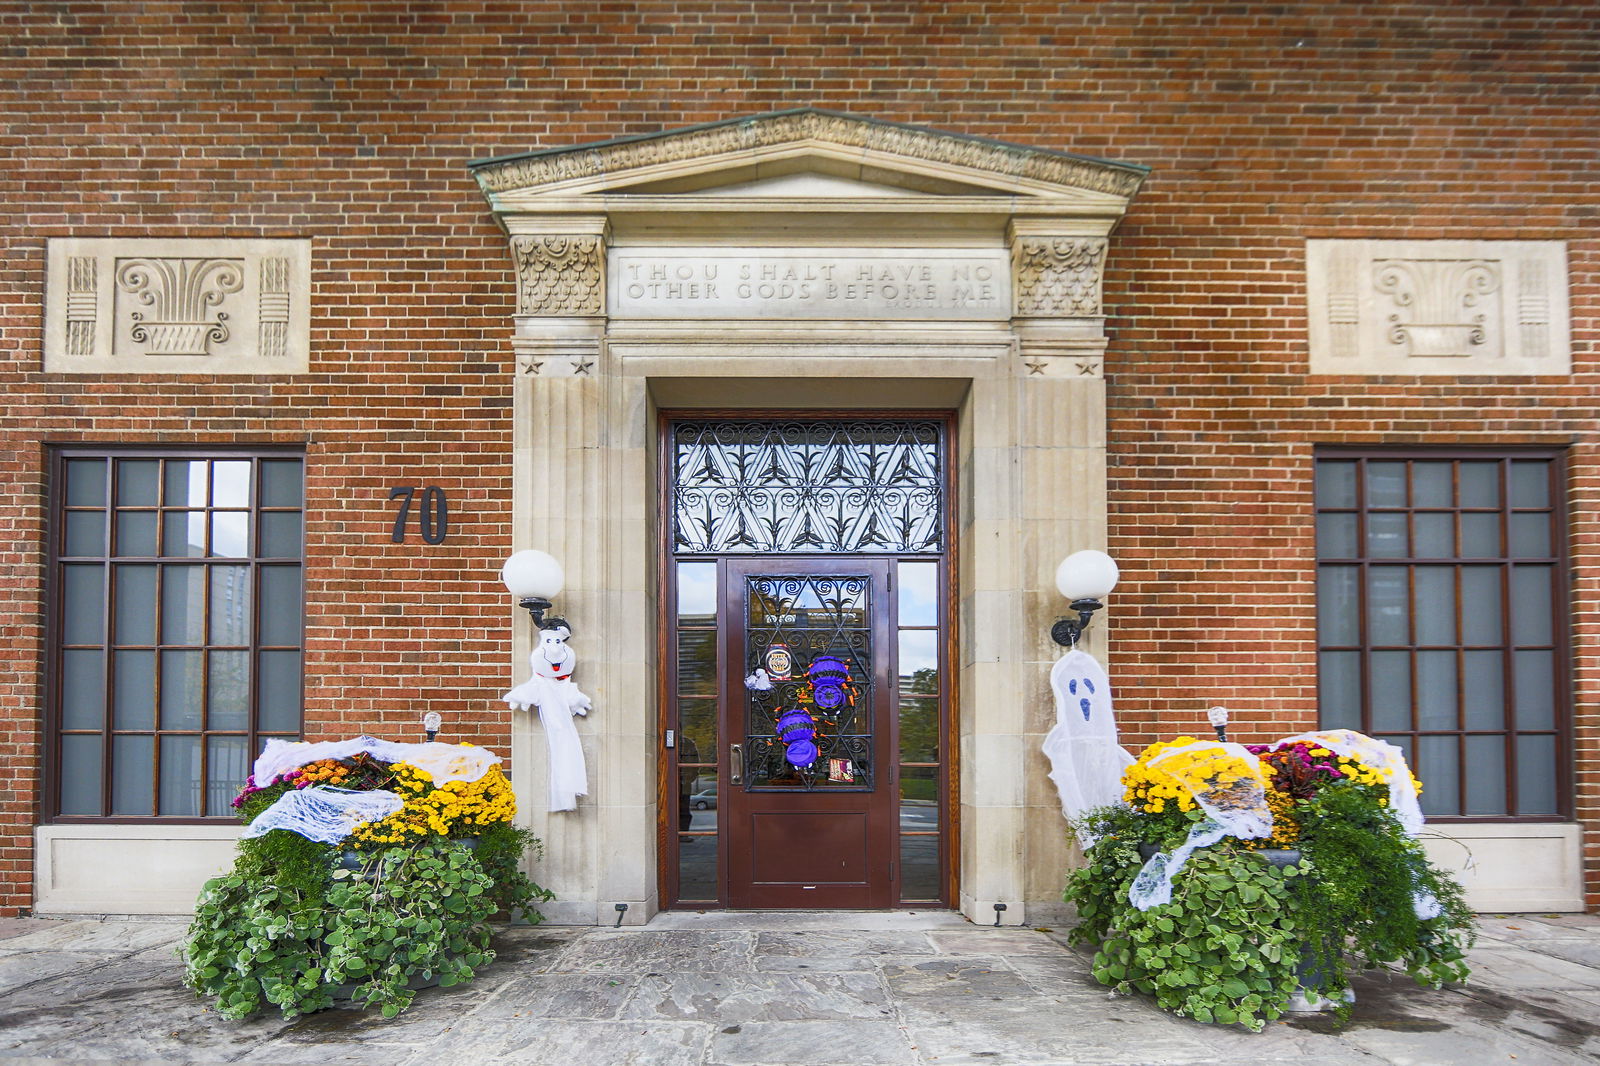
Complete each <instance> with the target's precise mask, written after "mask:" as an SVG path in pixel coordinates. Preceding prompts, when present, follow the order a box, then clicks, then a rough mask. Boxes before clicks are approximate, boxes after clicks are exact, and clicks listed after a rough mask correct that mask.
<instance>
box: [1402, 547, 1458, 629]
mask: <svg viewBox="0 0 1600 1066" xmlns="http://www.w3.org/2000/svg"><path fill="white" fill-rule="evenodd" d="M1412 581H1414V582H1415V583H1416V595H1417V617H1416V626H1417V643H1418V644H1454V643H1455V642H1456V571H1455V567H1453V566H1419V567H1417V568H1416V569H1415V570H1413V571H1412Z"/></svg>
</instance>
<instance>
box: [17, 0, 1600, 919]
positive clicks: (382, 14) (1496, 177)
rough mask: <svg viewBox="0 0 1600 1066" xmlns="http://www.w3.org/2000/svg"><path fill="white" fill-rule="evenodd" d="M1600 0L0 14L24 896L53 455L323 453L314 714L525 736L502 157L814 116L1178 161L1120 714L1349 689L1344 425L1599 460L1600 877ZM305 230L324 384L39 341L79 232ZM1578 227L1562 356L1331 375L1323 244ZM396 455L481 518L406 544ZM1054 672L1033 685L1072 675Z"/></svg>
mask: <svg viewBox="0 0 1600 1066" xmlns="http://www.w3.org/2000/svg"><path fill="white" fill-rule="evenodd" d="M1597 26H1600V5H1595V4H1587V3H1573V4H1558V3H1515V2H1504V3H1485V4H1450V5H1439V4H1395V5H1384V6H1376V7H1374V6H1372V5H1367V4H1359V5H1358V4H1336V3H1332V4H1330V3H1321V4H1300V3H1295V4H1283V3H1245V2H1239V3H1189V2H1172V3H1122V2H1101V3H1022V2H1014V3H965V2H951V3H947V4H925V3H920V2H898V0H897V2H881V3H871V4H867V3H812V2H794V3H782V2H775V3H759V4H734V3H724V2H692V0H682V2H674V3H650V2H646V3H638V4H621V5H617V4H562V3H529V4H501V3H491V2H482V0H459V2H455V3H451V4H448V5H437V4H424V3H382V2H373V3H349V4H332V5H330V4H327V3H319V4H284V3H264V4H250V5H230V4H192V3H178V2H172V3H152V4H143V5H127V6H123V5H95V4H76V3H62V4H51V3H25V4H24V3H7V4H3V5H0V37H3V39H4V41H5V42H6V43H5V44H4V45H0V57H3V58H0V69H3V70H4V72H5V75H6V76H5V78H4V79H0V112H3V119H4V121H3V122H0V148H3V149H4V151H5V153H6V155H7V156H8V157H9V158H10V159H11V161H12V165H11V166H9V167H7V168H6V169H5V170H4V172H0V198H3V202H4V204H5V205H6V207H7V211H6V212H5V215H4V217H3V218H0V239H3V241H4V248H5V256H4V259H3V262H0V359H3V366H0V383H3V387H4V390H5V395H6V403H7V418H6V420H5V423H4V426H3V437H0V471H3V472H4V477H3V478H0V529H3V531H4V532H3V543H4V547H3V548H0V559H3V561H4V573H5V575H6V577H7V578H8V580H7V582H6V587H5V589H4V590H3V592H0V596H3V598H4V603H5V610H4V614H3V616H0V636H3V638H4V639H3V640H0V693H4V695H5V697H6V698H5V699H4V701H3V703H0V746H3V749H4V750H5V751H6V752H7V756H6V760H5V764H6V767H7V774H6V781H5V782H4V784H3V786H0V915H3V914H10V913H15V912H16V910H17V909H18V908H22V907H26V906H28V904H29V901H30V898H31V889H30V878H31V876H32V875H31V842H30V836H29V834H30V830H31V827H32V826H33V825H34V824H35V823H36V822H37V820H38V818H39V816H40V811H39V805H38V799H37V795H38V789H39V779H40V763H41V732H40V726H39V720H40V714H41V707H42V706H43V700H44V694H43V692H42V690H41V681H40V674H41V671H40V663H41V660H42V657H43V655H44V641H45V633H44V615H43V611H42V608H43V603H44V596H45V588H44V582H43V570H44V561H45V545H44V535H45V524H46V520H45V519H46V502H47V495H46V489H47V486H46V473H47V463H46V452H45V447H44V445H47V444H50V443H72V442H82V441H106V442H138V443H151V444H166V443H173V444H176V443H183V444H193V443H213V444H220V443H236V442H252V443H261V442H272V443H295V444H303V445H304V447H305V449H306V457H307V501H306V508H307V516H308V520H307V527H306V557H307V583H306V599H307V612H308V614H307V636H306V642H307V682H306V697H307V703H306V725H307V734H308V736H318V737H324V736H333V735H339V734H345V733H349V732H351V731H360V730H365V731H367V732H372V733H375V734H378V735H384V736H394V737H400V736H414V735H415V734H416V732H417V729H418V727H417V722H418V721H419V719H420V716H421V714H422V713H423V712H424V711H427V710H437V711H439V712H440V713H441V714H443V715H444V716H445V718H446V721H447V723H448V725H447V729H448V731H449V733H448V736H449V738H451V739H468V740H474V741H479V742H482V743H486V744H489V745H491V746H495V747H498V748H501V749H502V750H503V749H504V747H505V745H506V743H507V739H508V735H509V724H508V722H509V718H508V712H506V711H505V710H504V707H503V705H502V704H499V703H498V702H497V697H498V695H499V694H500V692H501V691H502V690H503V688H504V687H505V685H506V681H507V675H506V667H505V664H506V663H507V662H508V660H509V655H510V643H509V636H510V634H509V621H510V618H511V608H510V605H509V603H508V601H507V598H506V596H505V594H504V591H503V589H502V588H501V587H500V585H499V582H498V580H497V573H496V572H497V569H498V566H499V563H500V561H501V560H502V559H503V558H504V556H505V555H506V554H507V552H508V551H509V548H510V543H511V527H512V522H513V516H512V514H511V511H510V504H509V501H510V491H509V485H510V469H511V459H510V441H511V425H510V395H511V380H512V374H513V372H514V366H513V360H512V355H511V348H510V343H509V316H510V315H511V314H512V312H513V309H514V303H515V295H516V285H515V278H514V274H513V272H512V269H511V264H510V261H509V258H508V256H507V252H506V242H505V238H504V236H503V235H502V234H500V233H499V232H498V231H497V230H496V228H495V227H494V225H493V222H492V220H491V218H490V215H489V213H488V211H487V210H486V209H485V206H484V202H483V199H482V196H481V195H480V194H479V192H478V189H477V188H476V186H475V184H474V182H473V180H472V177H471V176H470V174H469V173H468V171H467V168H466V166H465V164H466V162H467V161H468V160H469V159H473V158H479V157H485V156H492V155H499V154H504V153H511V152H516V151H521V150H525V149H528V148H532V147H551V146H564V145H571V144H577V143H582V142H587V141H595V140H601V139H605V138H612V137H619V136H626V135H631V134H639V133H646V132H653V131H656V130H659V129H662V128H672V127H678V126H685V125H690V124H693V123H698V122H706V121H712V120H716V119H722V118H727V117H730V116H733V115H738V114H744V113H756V112H764V111H771V110H778V109H783V108H788V107H795V106H801V105H815V106H818V107H824V108H830V109H835V110H840V111H849V112H853V113H858V114H862V115H868V116H872V117H874V118H882V119H888V120H893V121H898V122H909V123H915V124H919V125H925V126H929V127H936V128H939V129H942V130H947V131H952V132H957V133H961V134H970V135H976V136H983V137H989V138H995V139H1000V140H1006V141H1012V142H1016V143H1020V144H1026V145H1038V146H1046V147H1051V148H1059V149H1065V150H1068V151H1072V152H1077V153H1081V154H1087V155H1095V156H1102V157H1106V158H1110V159H1115V160H1118V161H1123V162H1129V163H1137V164H1143V165H1145V166H1148V167H1151V168H1152V170H1153V173H1152V174H1151V177H1150V178H1149V179H1148V180H1147V181H1146V182H1145V185H1144V187H1143V189H1142V190H1141V192H1140V193H1139V195H1138V196H1137V197H1136V198H1135V200H1134V201H1133V206H1132V209H1131V210H1130V212H1129V214H1128V216H1127V218H1126V219H1125V221H1124V222H1123V223H1122V225H1121V226H1120V228H1119V229H1118V231H1117V234H1116V237H1115V240H1114V241H1113V243H1112V251H1111V256H1110V260H1109V263H1108V268H1107V272H1106V278H1105V304H1106V310H1107V314H1108V315H1109V322H1108V324H1109V327H1110V331H1111V338H1112V339H1111V344H1110V348H1109V350H1108V352H1107V355H1106V363H1105V373H1106V378H1107V382H1108V390H1109V404H1110V416H1109V425H1108V432H1109V439H1110V459H1111V470H1110V476H1111V496H1110V507H1111V537H1110V541H1111V551H1112V553H1113V554H1114V555H1115V556H1116V557H1117V558H1118V559H1119V561H1120V563H1121V565H1122V567H1123V573H1124V579H1123V583H1122V585H1120V586H1119V588H1118V590H1117V592H1116V594H1115V597H1114V599H1113V600H1112V602H1111V607H1110V611H1109V617H1110V619H1111V622H1112V624H1113V626H1114V638H1113V642H1112V659H1113V662H1112V669H1113V678H1114V680H1115V681H1116V683H1117V685H1118V709H1119V717H1120V721H1121V723H1122V725H1123V729H1124V732H1125V735H1126V736H1125V739H1126V740H1128V741H1129V742H1131V743H1142V742H1144V741H1147V740H1150V739H1154V738H1155V737H1157V736H1158V735H1159V736H1170V735H1172V734H1173V733H1175V732H1179V731H1194V730H1198V729H1203V728H1204V708H1206V707H1207V706H1210V705H1212V704H1214V703H1225V704H1227V705H1229V706H1230V707H1233V708H1235V709H1237V711H1238V712H1239V713H1238V715H1237V717H1236V722H1237V725H1236V726H1235V727H1234V730H1233V731H1234V733H1235V734H1236V735H1238V736H1241V737H1243V738H1245V739H1251V740H1254V739H1261V738H1263V737H1265V736H1270V735H1275V734H1277V733H1281V732H1283V731H1285V730H1287V729H1292V728H1299V727H1305V726H1309V725H1310V724H1311V723H1312V722H1313V721H1314V717H1315V702H1316V688H1315V650H1316V648H1315V626H1314V606H1313V601H1312V593H1313V566H1312V561H1313V559H1314V542H1313V533H1314V527H1313V522H1312V514H1311V503H1312V499H1311V456H1312V449H1313V447H1314V446H1315V445H1317V444H1336V443H1337V444H1379V443H1381V444H1391V445H1408V446H1409V445H1432V444H1443V445H1458V444H1486V445H1496V446H1501V445H1512V444H1539V445H1559V446H1564V447H1567V448H1568V449H1569V453H1568V461H1569V471H1570V485H1569V497H1568V503H1569V508H1570V513H1571V536H1570V550H1571V556H1572V562H1573V575H1574V581H1573V585H1572V620H1573V648H1574V651H1573V657H1574V665H1575V670H1574V676H1573V687H1574V697H1573V705H1574V709H1575V722H1574V731H1573V739H1574V761H1575V764H1576V766H1577V769H1578V773H1577V782H1576V789H1577V793H1576V794H1577V810H1578V814H1579V816H1580V819H1581V820H1583V821H1584V822H1585V823H1586V825H1587V826H1588V849H1587V854H1588V856H1589V861H1588V869H1589V887H1590V896H1589V902H1590V905H1591V907H1592V906H1596V905H1600V711H1597V710H1596V707H1597V703H1600V653H1597V652H1596V651H1595V648H1596V644H1597V638H1600V569H1597V567H1600V524H1597V519H1596V514H1597V513H1600V449H1597V442H1600V417H1597V412H1596V397H1597V381H1600V379H1597V371H1600V365H1597V356H1600V353H1597V350H1596V342H1597V336H1600V322H1597V307H1600V239H1597V238H1596V233H1595V220H1596V216H1597V214H1600V206H1597V205H1600V137H1597V135H1596V133H1595V130H1596V129H1600V94H1597V92H1596V88H1597V82H1600V30H1597V28H1596V27H1597ZM68 236H78V237H87V236H112V237H117V236H126V237H202V236H203V237H295V238H310V239H311V240H312V242H313V270H314V274H313V278H314V291H313V308H312V319H311V372H310V373H309V374H308V375H305V376H298V377H284V378H280V377H270V376H259V377H240V378H212V377H202V376H194V375H191V376H171V377H165V378H140V379H135V378H130V377H120V378H119V377H111V378H107V379H104V380H97V379H85V378H76V377H69V376H66V375H61V374H46V373H44V372H42V370H41V365H42V355H41V346H42V344H43V333H44V278H45V241H46V239H47V238H51V237H68ZM1322 237H1330V238H1335V237H1363V238H1388V239H1420V238H1451V239H1459V240H1485V239H1518V240H1561V241H1565V242H1567V250H1568V255H1569V259H1570V275H1569V278H1568V291H1569V294H1570V299H1571V306H1572V359H1573V372H1572V374H1571V375H1570V376H1548V377H1525V378H1490V377H1475V378H1463V379H1452V378H1420V379H1419V378H1415V377H1399V376H1395V377H1362V378H1356V377H1348V378H1343V377H1331V376H1319V377H1310V376H1308V351H1307V339H1306V313H1305V306H1306V302H1305V283H1304V277H1305V273H1304V266H1305V241H1306V240H1307V239H1309V238H1322ZM396 485H415V486H419V487H420V486H422V485H438V486H440V487H441V488H442V489H444V490H445V492H446V493H447V495H448V498H449V500H450V503H451V522H452V527H451V535H450V538H449V540H448V541H446V542H445V543H444V544H441V545H433V546H430V545H424V544H423V543H421V541H420V539H419V538H418V537H416V536H415V535H414V534H413V535H411V536H409V537H408V538H407V540H406V542H405V543H403V544H395V543H392V542H391V540H390V538H389V535H388V534H389V530H390V527H391V525H392V522H393V514H394V505H393V504H391V503H390V502H389V500H388V493H389V489H390V488H391V487H393V486H396ZM1043 698H1045V697H1044V695H1043V693H1042V692H1041V699H1043Z"/></svg>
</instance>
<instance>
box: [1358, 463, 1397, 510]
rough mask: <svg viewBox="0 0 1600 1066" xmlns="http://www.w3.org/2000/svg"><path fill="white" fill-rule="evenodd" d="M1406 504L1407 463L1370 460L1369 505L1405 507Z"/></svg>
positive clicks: (1368, 465)
mask: <svg viewBox="0 0 1600 1066" xmlns="http://www.w3.org/2000/svg"><path fill="white" fill-rule="evenodd" d="M1405 505H1406V464H1405V463H1394V462H1377V461H1373V462H1369V463H1368V464H1367V506H1368V507H1404V506H1405Z"/></svg>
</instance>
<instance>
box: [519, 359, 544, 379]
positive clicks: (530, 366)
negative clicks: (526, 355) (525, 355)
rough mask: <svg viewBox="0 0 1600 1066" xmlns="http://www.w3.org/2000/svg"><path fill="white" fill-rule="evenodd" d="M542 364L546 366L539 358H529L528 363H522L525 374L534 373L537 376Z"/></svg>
mask: <svg viewBox="0 0 1600 1066" xmlns="http://www.w3.org/2000/svg"><path fill="white" fill-rule="evenodd" d="M542 366H544V363H543V361H541V360H538V359H529V360H528V361H527V362H526V363H523V364H522V372H523V373H524V374H532V375H534V376H535V377H537V376H538V375H539V368H540V367H542Z"/></svg>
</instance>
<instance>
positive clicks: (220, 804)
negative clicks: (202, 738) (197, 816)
mask: <svg viewBox="0 0 1600 1066" xmlns="http://www.w3.org/2000/svg"><path fill="white" fill-rule="evenodd" d="M249 772H250V765H249V757H248V755H247V754H246V749H245V738H244V737H208V738H207V739H206V777H207V780H206V814H207V815H208V816H210V817H219V816H221V815H224V814H231V813H232V804H233V797H234V796H236V795H238V793H239V789H240V788H242V787H243V786H244V779H245V775H246V774H248V773H249Z"/></svg>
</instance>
